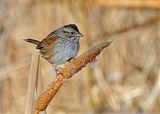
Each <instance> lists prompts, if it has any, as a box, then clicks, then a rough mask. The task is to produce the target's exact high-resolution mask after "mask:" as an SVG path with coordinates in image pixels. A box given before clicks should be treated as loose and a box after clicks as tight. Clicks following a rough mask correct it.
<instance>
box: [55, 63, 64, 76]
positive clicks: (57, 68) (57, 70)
mask: <svg viewBox="0 0 160 114" xmlns="http://www.w3.org/2000/svg"><path fill="white" fill-rule="evenodd" d="M64 67H65V65H58V66H57V67H56V68H55V71H56V75H58V74H62V73H61V72H60V69H61V68H64Z"/></svg>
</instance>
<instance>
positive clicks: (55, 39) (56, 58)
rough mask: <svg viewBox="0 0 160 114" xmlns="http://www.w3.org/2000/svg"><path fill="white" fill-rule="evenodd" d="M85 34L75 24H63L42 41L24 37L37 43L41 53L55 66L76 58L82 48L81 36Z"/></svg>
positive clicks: (27, 40)
mask: <svg viewBox="0 0 160 114" xmlns="http://www.w3.org/2000/svg"><path fill="white" fill-rule="evenodd" d="M83 36H84V35H83V34H82V33H81V32H80V31H79V28H78V27H77V25H75V24H68V25H65V26H62V27H60V28H58V29H56V30H54V31H53V32H51V33H50V34H49V35H47V36H46V37H45V38H44V39H43V40H42V41H39V40H36V39H30V38H28V39H24V40H25V41H26V42H29V43H32V44H35V45H36V49H38V50H40V55H41V56H42V57H43V58H44V59H46V60H47V61H48V62H49V63H51V64H52V65H53V66H54V67H55V68H56V67H58V66H59V65H62V64H64V63H65V62H67V61H69V60H71V59H73V58H75V56H76V55H77V53H78V51H79V48H80V37H83Z"/></svg>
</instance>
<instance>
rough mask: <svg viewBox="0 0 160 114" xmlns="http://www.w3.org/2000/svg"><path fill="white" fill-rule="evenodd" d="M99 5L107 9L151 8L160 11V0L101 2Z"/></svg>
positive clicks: (106, 0)
mask: <svg viewBox="0 0 160 114" xmlns="http://www.w3.org/2000/svg"><path fill="white" fill-rule="evenodd" d="M97 4H99V5H103V6H107V7H120V8H123V7H125V8H134V9H137V8H150V9H160V1H158V0H123V2H122V1H119V0H99V1H97Z"/></svg>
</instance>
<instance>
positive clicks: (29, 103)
mask: <svg viewBox="0 0 160 114" xmlns="http://www.w3.org/2000/svg"><path fill="white" fill-rule="evenodd" d="M38 65H39V55H36V54H35V55H33V56H32V63H31V69H30V76H29V83H28V95H27V100H26V107H25V114H32V112H33V103H34V93H35V88H36V81H37V74H38Z"/></svg>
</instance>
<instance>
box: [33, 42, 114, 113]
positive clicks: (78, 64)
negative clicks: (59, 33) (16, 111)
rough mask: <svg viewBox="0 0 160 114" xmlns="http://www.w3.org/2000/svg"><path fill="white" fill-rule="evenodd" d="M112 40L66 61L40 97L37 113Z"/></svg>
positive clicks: (36, 108)
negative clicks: (66, 81)
mask: <svg viewBox="0 0 160 114" xmlns="http://www.w3.org/2000/svg"><path fill="white" fill-rule="evenodd" d="M111 42H112V41H103V42H101V43H99V44H97V45H96V46H93V47H91V48H90V49H89V50H87V51H86V52H84V53H83V54H82V55H80V56H79V57H78V58H77V59H75V60H71V61H70V62H69V63H65V68H61V69H60V70H59V71H60V72H61V73H59V74H57V77H56V79H55V81H54V82H52V83H51V85H50V86H49V87H48V89H47V90H46V91H44V92H43V93H42V94H41V96H40V97H39V99H38V101H37V103H36V107H35V114H37V112H39V111H43V110H45V109H46V107H47V106H48V104H49V103H50V101H51V100H52V98H53V97H54V96H55V94H56V93H57V92H58V90H59V89H60V87H61V86H62V85H63V83H64V81H65V80H67V79H69V78H71V77H72V76H73V75H74V74H75V73H77V72H78V71H80V70H81V69H82V68H83V67H85V66H86V65H87V63H89V62H91V61H93V60H94V59H95V57H96V56H97V55H99V54H100V53H101V51H102V50H103V49H104V48H106V47H108V46H109V45H110V44H111Z"/></svg>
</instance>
